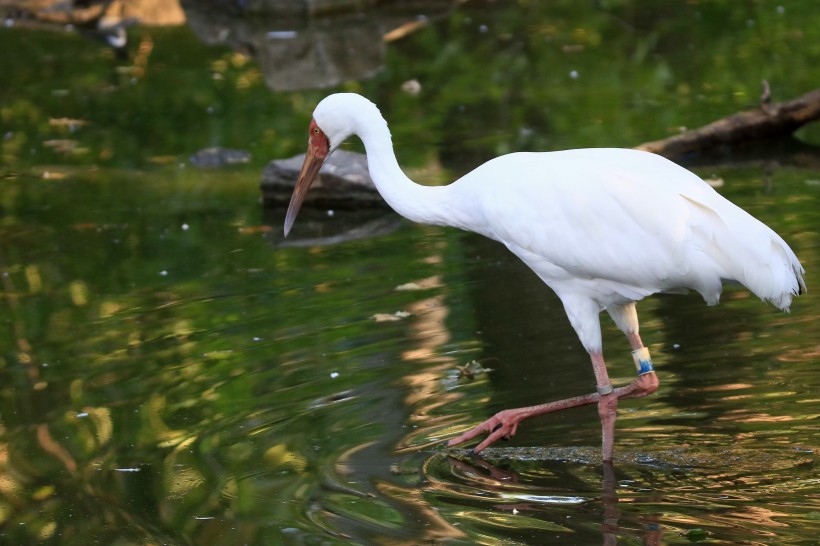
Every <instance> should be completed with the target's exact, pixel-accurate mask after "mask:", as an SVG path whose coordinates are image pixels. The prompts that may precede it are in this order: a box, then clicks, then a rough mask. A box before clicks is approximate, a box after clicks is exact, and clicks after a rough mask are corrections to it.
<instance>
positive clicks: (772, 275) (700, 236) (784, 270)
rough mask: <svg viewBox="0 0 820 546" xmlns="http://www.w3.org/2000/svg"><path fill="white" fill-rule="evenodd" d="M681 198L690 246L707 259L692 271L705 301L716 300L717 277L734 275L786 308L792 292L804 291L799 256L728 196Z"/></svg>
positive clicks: (753, 290) (779, 306)
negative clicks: (719, 198)
mask: <svg viewBox="0 0 820 546" xmlns="http://www.w3.org/2000/svg"><path fill="white" fill-rule="evenodd" d="M687 201H688V202H689V203H690V204H691V205H692V206H691V207H690V229H691V233H692V236H693V239H694V241H695V247H696V248H698V249H699V252H700V253H701V256H704V255H705V256H708V257H709V260H710V261H711V263H712V264H713V265H712V267H704V268H703V269H701V270H700V271H698V276H699V278H698V279H697V283H696V284H695V288H696V289H697V290H698V291H699V292H700V293H701V294H702V295H703V297H704V299H705V300H706V302H707V303H709V304H710V305H712V304H714V303H717V300H718V299H719V297H720V291H721V287H720V284H721V280H728V281H737V282H739V283H741V284H743V285H744V286H745V287H746V288H748V289H749V290H751V291H752V292H753V293H754V294H755V295H757V296H758V297H759V298H760V299H761V300H763V301H767V302H770V303H771V304H772V305H774V306H775V307H777V308H778V309H781V310H783V311H788V310H789V306H790V305H791V302H792V298H793V297H794V296H798V295H800V294H803V293H804V292H806V282H805V280H804V279H803V275H804V274H805V270H804V269H803V266H802V265H800V260H798V259H797V256H796V255H795V253H794V252H793V251H792V249H791V248H789V245H787V244H786V242H785V241H784V240H783V239H782V238H781V237H780V236H779V235H778V234H777V233H775V232H774V231H772V230H771V229H770V228H769V227H768V226H766V225H765V224H763V223H762V222H760V221H758V220H757V219H755V218H754V217H752V216H751V215H749V214H748V213H747V212H745V211H743V210H742V209H740V208H738V207H736V206H735V205H732V204H731V203H729V202H728V201H721V202H716V203H712V204H711V205H712V206H709V205H706V204H704V203H702V202H698V201H696V200H694V199H691V198H687ZM715 205H717V207H718V209H719V211H720V212H717V211H716V210H715V208H713V206H715ZM702 259H703V258H702Z"/></svg>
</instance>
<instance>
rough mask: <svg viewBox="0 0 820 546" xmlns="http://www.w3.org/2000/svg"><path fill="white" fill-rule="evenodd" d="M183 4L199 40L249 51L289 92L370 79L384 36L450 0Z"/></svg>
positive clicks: (273, 84)
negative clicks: (250, 9)
mask: <svg viewBox="0 0 820 546" xmlns="http://www.w3.org/2000/svg"><path fill="white" fill-rule="evenodd" d="M296 4H298V3H296ZM182 5H183V7H184V9H185V14H186V16H187V20H188V25H189V26H190V27H191V29H193V30H194V32H196V34H197V35H198V36H199V37H200V39H201V40H202V41H203V42H205V43H207V44H225V45H228V46H230V47H231V48H232V49H234V50H235V51H239V52H241V53H244V54H247V55H249V56H251V57H253V58H254V60H255V61H256V63H257V64H258V65H259V67H260V69H261V70H262V73H263V75H264V78H265V83H266V84H267V85H268V87H269V88H270V89H272V90H274V91H294V90H298V89H321V88H327V87H331V86H334V85H338V84H340V83H344V82H347V81H351V80H358V81H362V80H367V79H370V78H372V77H373V76H374V75H375V74H376V73H378V72H379V71H380V70H381V69H382V67H383V65H384V62H385V56H386V51H385V49H386V42H387V41H389V40H394V39H397V38H400V37H403V36H405V35H406V34H408V33H409V32H412V31H414V30H416V29H418V28H421V27H423V26H424V25H425V24H426V23H427V21H429V20H430V19H431V18H435V17H437V16H442V15H444V14H445V13H447V12H449V11H450V10H452V9H453V7H454V5H455V2H454V0H425V1H424V2H413V3H412V5H410V6H409V7H404V6H402V3H401V2H397V3H391V2H386V3H377V4H376V5H375V6H369V7H366V8H364V7H360V6H353V5H349V6H346V7H347V9H340V8H338V7H332V6H330V5H328V6H327V8H326V11H327V13H313V11H314V10H315V9H316V7H315V6H313V3H312V2H306V5H305V6H296V5H294V3H293V2H282V3H281V5H280V6H278V7H277V6H276V5H275V4H274V5H271V6H269V7H268V9H267V10H263V11H260V10H258V9H257V10H254V13H253V15H254V16H253V17H249V16H248V15H249V14H248V13H244V12H243V9H242V8H240V7H237V6H226V5H225V3H224V2H203V1H183V2H182ZM353 8H356V9H353Z"/></svg>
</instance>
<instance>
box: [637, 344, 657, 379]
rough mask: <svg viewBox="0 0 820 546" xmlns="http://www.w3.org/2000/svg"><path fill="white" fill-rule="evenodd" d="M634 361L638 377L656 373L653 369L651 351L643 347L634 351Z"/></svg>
mask: <svg viewBox="0 0 820 546" xmlns="http://www.w3.org/2000/svg"><path fill="white" fill-rule="evenodd" d="M632 360H634V361H635V368H636V369H637V370H638V375H646V374H648V373H649V372H654V371H655V368H653V367H652V357H650V356H649V349H647V348H646V347H641V348H640V349H635V350H634V351H632Z"/></svg>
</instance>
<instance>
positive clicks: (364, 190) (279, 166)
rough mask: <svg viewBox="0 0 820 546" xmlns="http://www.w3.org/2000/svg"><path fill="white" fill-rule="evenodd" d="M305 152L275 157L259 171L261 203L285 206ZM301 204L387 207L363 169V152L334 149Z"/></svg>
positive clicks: (364, 164) (364, 166)
mask: <svg viewBox="0 0 820 546" xmlns="http://www.w3.org/2000/svg"><path fill="white" fill-rule="evenodd" d="M304 159H305V155H304V154H300V155H297V156H294V157H291V158H289V159H277V160H274V161H271V162H270V163H268V165H267V166H266V167H265V169H264V170H263V171H262V181H261V183H260V185H259V186H260V189H261V190H262V202H263V204H264V205H265V206H280V205H287V204H288V203H289V202H290V195H291V193H293V187H294V186H295V185H296V178H297V177H298V176H299V171H300V170H301V168H302V163H303V162H304ZM304 206H305V207H310V206H320V207H331V208H339V209H350V208H359V207H362V206H364V207H387V203H385V202H384V200H383V199H382V197H381V195H379V192H378V191H377V190H376V186H374V185H373V181H372V180H371V179H370V173H369V172H368V170H367V158H366V157H365V156H364V154H360V153H356V152H348V151H345V150H336V151H335V152H333V153H332V154H331V155H330V157H329V158H328V159H327V161H325V164H324V165H323V166H322V170H321V171H319V176H318V177H317V178H316V181H315V182H314V183H313V185H312V186H311V188H310V191H309V192H308V194H307V197H306V198H305V204H304Z"/></svg>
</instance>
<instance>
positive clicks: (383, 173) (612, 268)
mask: <svg viewBox="0 0 820 546" xmlns="http://www.w3.org/2000/svg"><path fill="white" fill-rule="evenodd" d="M310 131H311V133H310V141H309V146H308V155H307V157H306V160H305V165H304V167H303V170H302V173H301V175H300V180H299V182H298V183H297V187H296V189H295V191H294V196H293V198H292V200H291V205H290V208H289V210H288V216H287V218H286V222H285V232H286V234H287V232H288V231H289V230H290V227H291V226H292V224H293V221H294V220H295V217H296V214H297V213H298V210H299V207H300V206H301V203H302V200H303V199H304V196H305V193H306V192H307V189H308V187H309V185H310V183H311V182H312V179H313V178H314V177H315V175H316V173H317V172H318V168H319V167H320V166H321V163H322V161H323V160H324V158H325V157H326V156H327V155H328V154H329V153H330V152H332V151H333V149H335V148H336V147H337V146H338V145H340V144H341V143H342V141H343V140H345V139H346V138H347V137H349V136H350V135H353V134H355V135H358V136H359V137H360V138H361V140H362V142H363V143H364V146H365V149H366V152H367V158H368V166H369V170H370V175H371V177H372V179H373V182H374V183H375V184H376V187H377V188H378V190H379V192H380V193H381V194H382V196H383V197H384V199H385V200H386V201H387V203H388V204H389V205H390V206H391V207H393V209H395V210H396V211H397V212H399V213H400V214H402V215H403V216H405V217H407V218H409V219H411V220H414V221H417V222H422V223H430V224H438V225H447V226H453V227H458V228H461V229H466V230H470V231H474V232H477V233H480V234H482V235H485V236H487V237H490V238H492V239H495V240H496V241H499V242H501V243H503V244H504V245H506V246H507V248H509V249H510V251H512V252H513V253H514V254H515V255H516V256H518V257H519V258H521V259H522V260H523V261H524V262H525V263H526V264H527V265H528V266H529V267H530V268H531V269H532V270H533V271H534V272H535V273H536V274H537V275H538V276H539V277H540V278H541V279H542V280H543V281H544V282H545V283H546V284H547V285H549V286H550V287H551V288H552V289H553V290H554V291H555V292H556V294H557V295H558V296H559V297H560V298H561V300H562V302H563V303H564V307H565V309H566V311H567V315H568V317H569V319H570V322H571V323H572V325H573V327H574V328H575V330H576V332H577V333H578V336H579V338H580V339H581V342H582V344H583V345H584V347H585V348H586V350H587V351H588V352H589V353H590V355H591V357H592V361H593V367H594V369H595V372H596V379H597V380H598V387H599V392H600V393H601V394H593V395H590V399H589V400H586V401H584V402H582V403H590V402H596V401H597V402H598V403H599V413H601V418H602V423H604V421H605V415H604V413H608V412H609V409H607V408H608V406H607V408H605V407H604V406H606V404H604V402H605V401H607V403H608V404H609V406H612V405H613V404H612V403H611V402H612V400H610V399H611V398H613V397H611V396H609V393H608V392H605V391H607V390H610V391H611V390H612V389H611V387H610V386H608V378H607V375H606V370H605V367H604V366H603V357H602V356H601V355H600V353H601V333H600V324H599V319H598V314H599V313H600V312H601V311H602V310H607V311H608V312H609V314H610V315H612V317H613V318H614V319H615V321H616V323H617V324H618V326H619V327H620V328H621V329H622V330H623V331H624V333H625V334H627V336H628V337H629V339H630V343H631V344H632V346H633V349H636V350H637V349H641V348H642V347H643V344H642V343H641V342H640V338H639V336H638V324H637V314H636V313H635V308H634V303H635V302H637V301H639V300H641V299H642V298H644V297H646V296H649V295H651V294H654V293H657V292H680V291H685V290H688V289H693V290H697V291H698V292H700V294H702V296H703V298H704V299H705V300H706V302H707V303H708V304H710V305H712V304H715V303H717V302H718V300H719V297H720V293H721V291H722V284H723V282H727V281H728V282H738V283H740V284H743V285H744V286H746V287H747V288H749V290H751V291H752V292H754V293H755V294H756V295H757V296H758V297H760V298H761V299H763V300H765V301H769V302H771V303H772V304H774V305H775V306H777V307H778V308H780V309H783V310H788V308H789V305H790V304H791V300H792V296H794V295H797V294H799V293H801V292H802V291H803V290H805V283H804V281H803V274H804V271H803V268H802V267H801V265H800V262H799V261H798V259H797V257H796V256H795V254H794V252H792V250H791V249H790V248H789V246H788V245H787V244H786V243H785V242H784V241H783V239H782V238H781V237H780V236H778V235H777V234H776V233H775V232H774V231H772V230H771V229H770V228H769V227H767V226H766V225H764V224H763V223H761V222H760V221H758V220H756V219H755V218H753V217H752V216H751V215H749V214H748V213H746V212H745V211H743V210H742V209H740V208H739V207H737V206H735V205H734V204H732V203H731V202H729V201H728V200H726V199H725V198H723V197H722V196H721V195H720V194H718V193H717V192H716V191H715V190H714V189H712V188H711V187H710V186H709V185H708V184H706V183H705V182H704V181H703V180H701V179H700V178H699V177H697V176H696V175H694V174H693V173H691V172H689V171H688V170H686V169H684V168H682V167H680V166H678V165H676V164H675V163H673V162H671V161H668V160H666V159H664V158H662V157H660V156H657V155H654V154H651V153H647V152H640V151H636V150H625V149H581V150H568V151H562V152H548V153H514V154H508V155H504V156H501V157H498V158H495V159H493V160H491V161H488V162H487V163H485V164H483V165H481V166H479V167H478V168H476V169H475V170H474V171H472V172H470V173H468V174H467V175H465V176H464V177H462V178H460V179H459V180H456V181H455V182H453V183H452V184H449V185H447V186H440V187H425V186H420V185H418V184H415V183H414V182H412V181H411V180H410V179H409V178H407V176H405V175H404V173H403V172H402V170H401V169H400V167H399V165H398V162H397V161H396V156H395V153H394V152H393V146H392V142H391V139H390V132H389V130H388V128H387V123H386V122H385V121H384V118H383V117H382V116H381V114H380V112H379V110H378V109H377V108H376V106H375V105H373V104H372V103H371V102H370V101H368V100H367V99H365V98H363V97H361V96H359V95H356V94H347V93H345V94H336V95H331V96H329V97H327V98H326V99H324V100H323V101H322V102H321V103H320V104H319V105H318V106H317V107H316V110H315V111H314V119H313V121H312V123H311V128H310ZM647 354H648V353H647ZM602 368H603V369H602ZM641 381H642V382H643V383H646V382H647V381H648V380H645V379H642V380H641ZM652 381H654V388H657V382H656V380H655V379H654V373H653V374H652ZM637 382H638V381H637V380H636V383H637ZM654 388H653V387H652V386H651V385H649V386H647V385H643V386H640V388H637V387H636V388H635V389H632V390H630V391H629V392H626V391H623V392H617V391H619V389H616V390H615V391H616V392H615V395H616V396H615V397H614V399H615V400H617V397H622V398H623V397H636V396H642V395H644V394H648V393H649V392H652V391H653V390H654ZM623 389H626V387H624V388H623ZM645 391H648V392H645ZM572 405H578V404H572ZM536 408H540V407H536ZM556 409H560V408H556ZM522 410H528V411H521V412H520V413H522V414H523V417H520V418H518V417H515V418H513V419H512V420H511V419H508V417H509V416H502V417H500V418H499V417H498V416H496V417H494V418H493V419H496V421H493V419H490V420H488V422H486V423H484V424H482V425H480V426H479V427H476V429H474V430H473V431H471V432H470V433H467V434H465V435H463V436H462V437H461V438H460V439H458V441H463V440H467V439H470V438H472V437H473V436H475V435H476V434H478V433H480V432H489V433H491V436H490V437H489V438H488V439H487V440H485V442H484V443H482V444H481V445H480V446H479V448H478V449H477V450H480V449H483V448H484V447H486V445H489V443H492V441H495V440H492V441H490V442H489V443H488V440H490V438H491V437H492V436H493V435H495V436H497V437H501V436H500V435H498V431H497V430H496V429H502V432H505V434H504V435H512V434H513V433H514V432H515V428H516V426H517V423H518V422H519V421H520V420H522V419H524V418H526V417H529V416H531V415H533V414H537V413H543V412H544V411H553V409H547V410H544V411H542V410H540V409H538V411H536V412H534V411H532V410H533V408H522ZM604 410H606V411H604ZM510 411H519V410H510ZM502 413H505V412H502ZM611 413H613V414H614V410H613V412H611ZM499 415H501V414H499ZM612 426H613V427H614V415H613V416H612ZM607 427H608V424H607V423H604V429H605V430H604V459H609V458H611V446H610V447H609V451H610V453H609V457H608V456H607V449H608V448H607V438H606V435H607V430H606V429H607ZM479 429H480V430H479ZM491 429H492V430H491ZM497 437H496V439H497ZM610 443H611V441H610Z"/></svg>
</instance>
